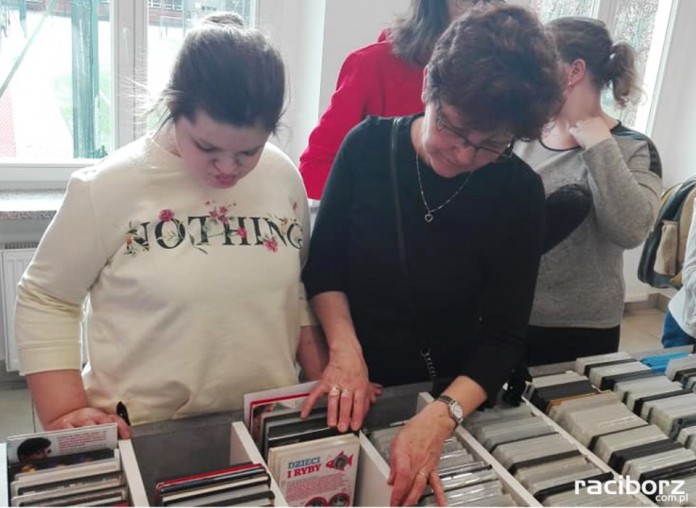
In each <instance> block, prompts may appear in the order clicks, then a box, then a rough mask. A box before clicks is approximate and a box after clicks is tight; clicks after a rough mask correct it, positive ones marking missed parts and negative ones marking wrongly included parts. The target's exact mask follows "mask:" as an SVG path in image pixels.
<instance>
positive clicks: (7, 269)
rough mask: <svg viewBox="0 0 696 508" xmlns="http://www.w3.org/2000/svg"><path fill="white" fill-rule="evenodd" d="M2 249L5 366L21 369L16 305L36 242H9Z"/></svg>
mask: <svg viewBox="0 0 696 508" xmlns="http://www.w3.org/2000/svg"><path fill="white" fill-rule="evenodd" d="M3 247H4V248H3V249H2V250H0V268H1V270H0V291H2V294H1V295H0V296H1V298H2V318H3V319H2V322H3V325H4V326H3V336H4V337H5V368H6V369H7V370H8V371H13V370H19V360H18V358H17V344H16V342H15V337H14V325H15V319H14V307H15V300H16V298H17V283H18V282H19V279H20V278H21V277H22V274H23V273H24V270H25V269H26V268H27V266H29V262H30V261H31V258H32V257H33V256H34V251H35V250H36V242H15V243H8V244H5V245H4V246H3Z"/></svg>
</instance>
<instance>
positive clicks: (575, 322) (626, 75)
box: [515, 17, 662, 365]
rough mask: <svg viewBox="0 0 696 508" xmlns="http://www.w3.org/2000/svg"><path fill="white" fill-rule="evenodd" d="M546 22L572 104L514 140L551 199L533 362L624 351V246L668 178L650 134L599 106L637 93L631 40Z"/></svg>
mask: <svg viewBox="0 0 696 508" xmlns="http://www.w3.org/2000/svg"><path fill="white" fill-rule="evenodd" d="M547 28H548V29H549V30H550V32H551V35H552V37H553V38H554V40H555V42H556V45H557V47H558V52H559V55H560V58H561V66H562V68H563V70H564V72H565V79H566V83H565V84H566V99H565V103H564V105H563V107H562V109H561V111H560V112H559V114H558V115H557V116H556V118H555V119H554V121H553V123H552V124H551V125H549V127H548V129H547V130H546V132H545V133H544V135H543V136H542V138H541V139H539V140H537V141H531V142H518V143H516V144H515V153H517V155H519V156H520V157H521V158H522V159H523V160H524V161H525V162H527V163H528V164H529V165H530V166H531V167H532V168H533V169H534V170H535V171H536V172H537V173H538V174H539V175H540V176H541V178H542V180H543V182H544V189H545V192H546V196H547V207H546V210H547V213H546V215H547V219H546V234H545V238H546V241H545V249H546V254H545V255H544V256H543V257H542V260H541V266H540V268H539V278H538V280H537V287H536V294H535V298H534V304H533V308H532V315H531V318H530V325H531V326H530V328H529V355H528V364H529V365H540V364H547V363H556V362H564V361H571V360H574V359H575V358H577V357H579V356H588V355H594V354H602V353H609V352H613V351H616V350H617V349H618V345H619V327H620V323H621V318H622V314H623V302H624V280H623V253H624V250H626V249H630V248H634V247H636V246H638V245H640V244H641V242H643V240H644V239H645V237H646V235H647V233H648V231H649V229H650V228H651V226H652V225H653V222H654V219H655V217H656V214H657V210H658V206H659V197H660V192H661V176H662V170H661V165H660V158H659V155H658V153H657V150H656V148H655V146H654V145H653V143H652V141H650V139H648V138H647V137H646V136H645V135H643V134H640V133H638V132H636V131H633V130H631V129H628V128H627V127H625V126H624V125H622V124H621V122H620V121H619V120H617V119H615V118H613V117H612V116H610V115H609V114H607V113H606V112H605V111H604V110H603V109H602V105H601V97H602V92H603V90H604V89H606V88H611V90H612V92H613V96H614V100H615V103H616V105H617V106H618V107H621V108H622V107H625V106H626V104H627V103H628V102H630V101H631V100H632V98H633V97H637V96H639V94H640V91H639V89H638V88H637V87H636V85H635V81H636V72H635V66H634V52H633V49H632V48H631V46H630V45H628V44H627V43H617V44H614V43H613V41H612V40H611V37H610V35H609V32H608V31H607V29H606V27H605V25H604V24H603V23H602V22H601V21H599V20H596V19H591V18H578V17H572V18H571V17H568V18H559V19H556V20H554V21H551V22H550V23H549V24H548V25H547Z"/></svg>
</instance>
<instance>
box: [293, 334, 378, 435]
mask: <svg viewBox="0 0 696 508" xmlns="http://www.w3.org/2000/svg"><path fill="white" fill-rule="evenodd" d="M381 391H382V387H381V385H378V384H373V383H370V380H369V377H368V372H367V365H366V364H365V359H364V358H363V356H362V353H360V351H358V350H356V349H353V348H351V347H347V348H343V349H339V350H333V351H331V353H330V356H329V363H328V365H327V366H326V368H325V369H324V372H323V374H322V377H321V380H320V381H319V384H318V385H317V386H316V387H315V388H314V389H313V390H312V391H311V392H310V394H309V397H308V398H307V401H306V402H305V404H304V406H303V407H302V413H301V416H302V417H303V418H305V417H307V416H308V415H309V412H310V411H311V409H312V407H313V406H314V404H315V403H316V401H317V400H318V399H319V398H320V397H322V396H324V395H325V394H328V405H327V418H326V421H327V424H328V425H329V426H330V427H338V430H339V431H340V432H345V431H347V430H348V428H351V429H352V430H354V431H357V430H359V429H360V427H361V426H362V422H363V420H364V418H365V415H367V410H368V409H369V407H370V404H371V403H373V402H375V400H376V398H377V395H379V394H380V393H381Z"/></svg>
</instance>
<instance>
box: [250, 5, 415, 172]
mask: <svg viewBox="0 0 696 508" xmlns="http://www.w3.org/2000/svg"><path fill="white" fill-rule="evenodd" d="M408 5H409V0H379V1H377V2H375V1H373V0H330V1H325V0H259V18H260V19H261V20H262V24H261V27H260V28H262V29H264V30H265V31H266V32H268V33H269V34H270V35H271V37H272V38H273V41H274V42H275V43H276V45H277V46H278V47H279V48H280V50H281V52H282V53H283V58H284V59H285V63H286V66H287V69H288V75H289V88H290V99H291V102H290V108H289V109H288V111H287V113H286V115H285V116H284V118H283V122H284V124H285V125H286V126H287V127H288V128H286V129H282V130H281V132H279V136H278V138H277V139H276V140H275V141H276V142H277V143H278V144H279V145H280V147H281V148H283V149H284V150H285V151H286V153H287V154H288V155H289V156H290V158H292V160H293V161H295V162H296V163H297V162H298V161H299V158H300V154H301V153H302V151H303V150H304V149H305V147H306V145H307V139H308V138H309V134H310V133H311V131H312V129H313V128H314V126H315V125H316V124H317V121H318V120H319V117H320V116H321V114H322V113H323V112H324V110H325V109H326V106H327V104H328V102H329V98H330V97H331V94H332V93H333V91H334V88H335V86H336V78H337V77H338V71H339V70H340V68H341V64H342V63H343V60H344V59H345V57H346V56H347V55H348V53H350V52H351V51H353V50H355V49H357V48H360V47H362V46H365V45H367V44H370V43H371V42H374V41H376V40H377V36H378V34H379V31H380V30H381V29H382V28H384V27H386V26H388V25H389V24H390V23H391V21H392V20H393V19H394V17H395V16H396V15H397V14H400V13H402V12H405V11H406V9H407V8H408Z"/></svg>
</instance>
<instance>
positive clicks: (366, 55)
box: [300, 37, 424, 199]
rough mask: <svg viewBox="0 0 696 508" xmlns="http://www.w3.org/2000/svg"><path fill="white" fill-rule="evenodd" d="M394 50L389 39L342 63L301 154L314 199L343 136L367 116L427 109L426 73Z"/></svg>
mask: <svg viewBox="0 0 696 508" xmlns="http://www.w3.org/2000/svg"><path fill="white" fill-rule="evenodd" d="M380 39H381V37H380ZM391 48H392V47H391V43H389V42H387V41H381V42H376V43H374V44H370V45H369V46H365V47H364V48H360V49H358V50H355V51H353V52H352V53H351V54H349V55H348V57H346V60H345V62H343V66H342V67H341V72H340V73H339V75H338V82H337V84H336V91H335V92H334V93H333V95H332V96H331V101H330V103H329V106H328V108H327V109H326V111H325V112H324V114H323V115H322V117H321V119H320V120H319V124H318V125H317V126H316V127H315V128H314V130H313V131H312V134H311V135H310V136H309V144H308V146H307V148H306V149H305V151H304V152H303V153H302V155H301V156H300V172H301V173H302V179H303V180H304V183H305V186H306V187H307V194H308V195H309V197H310V198H313V199H319V198H321V194H322V192H323V190H324V184H325V183H326V179H327V178H328V176H329V170H330V169H331V165H332V164H333V160H334V157H335V156H336V154H337V153H338V149H339V147H340V145H341V143H342V142H343V138H344V137H345V136H346V134H348V131H350V130H351V129H352V128H353V127H355V126H356V125H357V124H358V123H360V122H361V121H362V120H363V119H364V118H365V117H366V116H368V115H378V116H404V115H411V114H414V113H419V112H421V111H423V109H424V108H423V103H422V101H421V91H422V87H423V69H422V68H420V67H418V66H416V65H414V64H411V63H408V62H406V61H404V60H402V59H400V58H398V57H396V56H394V54H393V53H392V50H391Z"/></svg>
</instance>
